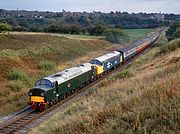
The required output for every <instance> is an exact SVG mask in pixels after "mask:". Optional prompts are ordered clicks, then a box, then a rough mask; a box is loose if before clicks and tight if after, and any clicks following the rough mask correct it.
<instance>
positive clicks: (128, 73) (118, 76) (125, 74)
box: [115, 69, 132, 79]
mask: <svg viewBox="0 0 180 134" xmlns="http://www.w3.org/2000/svg"><path fill="white" fill-rule="evenodd" d="M130 76H132V73H131V72H130V71H129V70H127V69H126V70H123V71H122V72H120V73H118V74H117V75H116V76H115V78H116V79H121V78H125V77H130Z"/></svg>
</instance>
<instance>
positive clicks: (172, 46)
mask: <svg viewBox="0 0 180 134" xmlns="http://www.w3.org/2000/svg"><path fill="white" fill-rule="evenodd" d="M177 48H178V46H177V44H176V43H172V44H169V45H168V50H169V51H175V50H176V49H177Z"/></svg>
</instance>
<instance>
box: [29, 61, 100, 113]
mask: <svg viewBox="0 0 180 134" xmlns="http://www.w3.org/2000/svg"><path fill="white" fill-rule="evenodd" d="M95 77H96V73H95V68H94V67H93V66H91V64H90V63H84V64H81V65H78V66H75V67H72V68H69V69H66V70H64V71H61V72H58V73H56V74H53V75H50V76H47V77H44V78H42V79H40V80H38V81H37V82H36V84H35V87H34V88H33V89H31V90H30V91H29V96H30V100H31V105H32V107H33V108H34V109H40V110H43V109H44V108H45V107H46V106H47V105H48V104H49V103H52V104H53V103H56V102H57V101H59V100H61V99H63V98H64V97H66V96H68V95H69V94H71V93H73V92H74V91H75V90H77V89H78V88H81V87H83V86H85V85H86V84H88V83H90V82H91V81H93V80H94V78H95Z"/></svg>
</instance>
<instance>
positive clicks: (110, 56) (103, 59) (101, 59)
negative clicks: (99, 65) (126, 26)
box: [93, 51, 120, 62]
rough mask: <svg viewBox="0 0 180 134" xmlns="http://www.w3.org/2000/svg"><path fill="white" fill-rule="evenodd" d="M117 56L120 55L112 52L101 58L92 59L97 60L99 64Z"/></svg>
mask: <svg viewBox="0 0 180 134" xmlns="http://www.w3.org/2000/svg"><path fill="white" fill-rule="evenodd" d="M119 54H120V52H118V51H113V52H111V53H107V54H105V55H103V56H100V57H97V58H95V59H93V60H98V61H100V62H104V61H106V60H107V59H110V58H112V57H114V56H117V55H119Z"/></svg>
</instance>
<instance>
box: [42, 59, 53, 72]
mask: <svg viewBox="0 0 180 134" xmlns="http://www.w3.org/2000/svg"><path fill="white" fill-rule="evenodd" d="M54 67H55V63H54V62H51V61H47V60H45V61H41V62H40V63H39V68H40V69H44V70H51V69H53V68H54Z"/></svg>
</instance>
